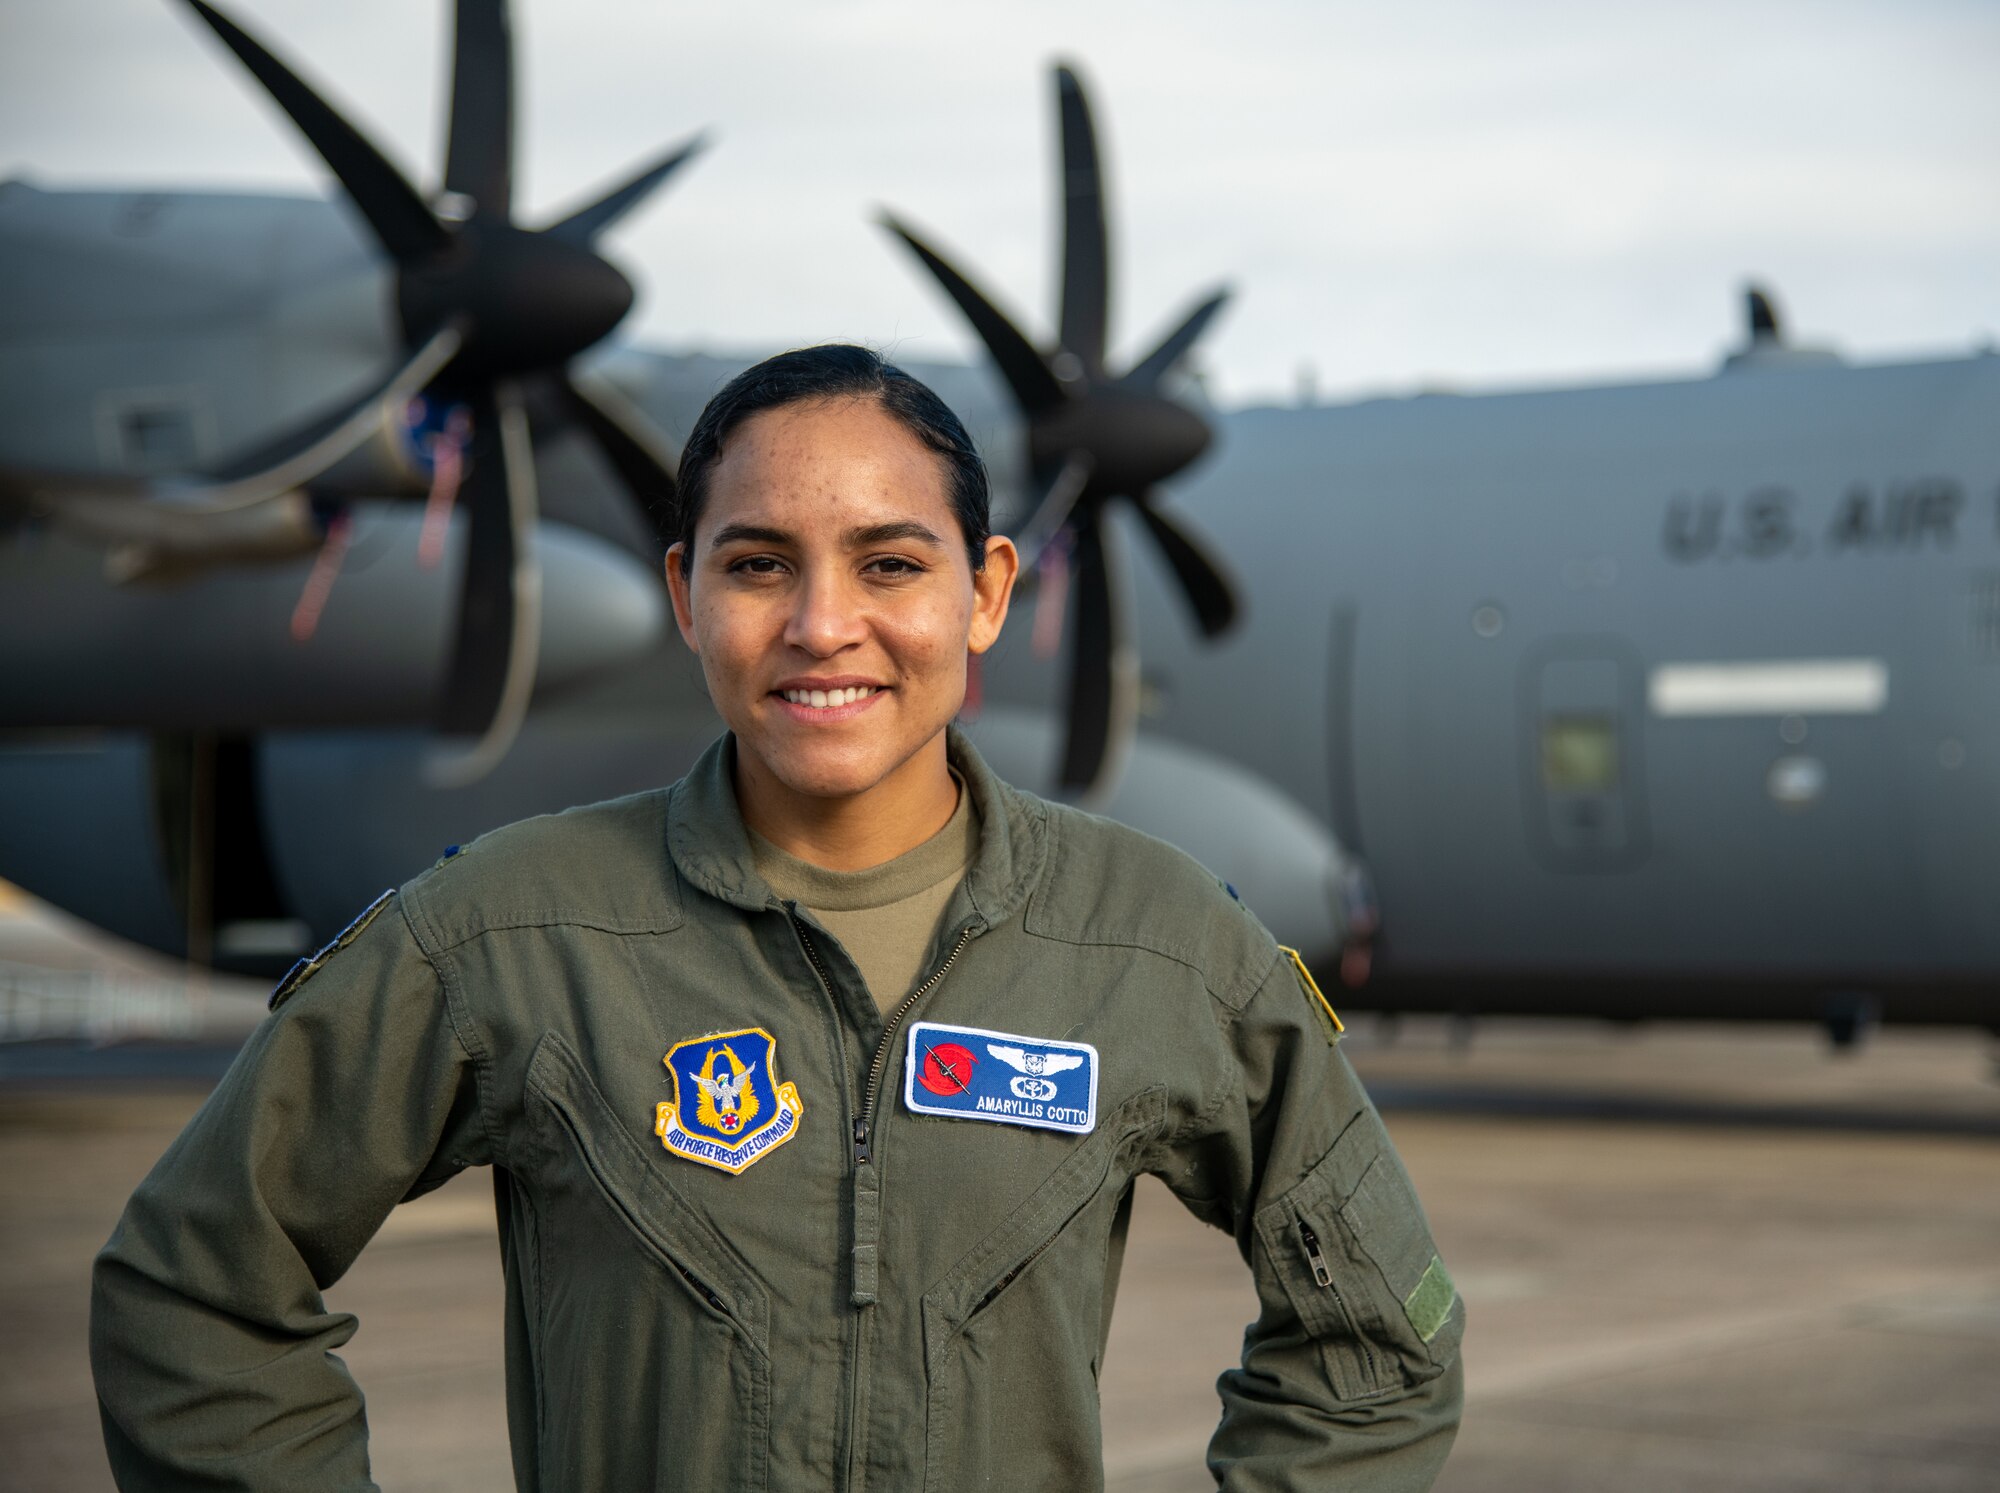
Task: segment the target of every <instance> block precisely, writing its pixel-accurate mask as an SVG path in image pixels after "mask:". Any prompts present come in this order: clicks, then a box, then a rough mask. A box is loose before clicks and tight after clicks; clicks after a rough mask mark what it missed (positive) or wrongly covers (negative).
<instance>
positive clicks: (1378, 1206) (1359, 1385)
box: [1256, 1109, 1465, 1400]
mask: <svg viewBox="0 0 2000 1493" xmlns="http://www.w3.org/2000/svg"><path fill="white" fill-rule="evenodd" d="M1256 1226H1257V1235H1258V1240H1259V1242H1260V1243H1261V1244H1262V1246H1263V1251H1264V1257H1265V1259H1266V1260H1267V1261H1268V1262H1269V1265H1270V1269H1271V1270H1272V1271H1273V1272H1274V1273H1275V1274H1276V1276H1277V1278H1278V1280H1279V1282H1280V1284H1282V1285H1283V1287H1284V1291H1285V1295H1286V1297H1287V1298H1288V1299H1289V1300H1290V1301H1291V1303H1292V1307H1293V1309H1294V1310H1295V1311H1296V1312H1297V1313H1298V1316H1299V1320H1300V1322H1301V1323H1302V1324H1303V1325H1304V1326H1305V1329H1306V1331H1307V1332H1308V1333H1309V1334H1310V1335H1311V1336H1312V1338H1313V1339H1314V1341H1315V1342H1316V1343H1317V1344H1318V1346H1319V1350H1320V1356H1321V1358H1322V1360H1323V1361H1324V1363H1325V1366H1326V1371H1327V1377H1328V1379H1329V1380H1330V1381H1331V1382H1332V1385H1333V1389H1334V1393H1335V1394H1337V1395H1338V1396H1339V1397H1340V1398H1341V1399H1343V1400H1352V1399H1362V1398H1365V1397H1367V1396H1370V1395H1377V1394H1384V1393H1387V1392H1389V1391H1392V1390H1396V1389H1400V1388H1402V1387H1403V1386H1405V1385H1408V1384H1414V1383H1419V1382H1421V1381H1423V1380H1425V1379H1428V1378H1430V1377H1432V1376H1433V1375H1435V1374H1438V1373H1440V1372H1442V1371H1443V1370H1444V1369H1446V1368H1448V1367H1449V1366H1450V1365H1451V1363H1452V1360H1453V1359H1455V1358H1456V1357H1457V1356H1458V1343H1459V1337H1460V1335H1461V1334H1462V1333H1463V1331H1464V1328H1465V1306H1464V1303H1463V1302H1461V1301H1460V1300H1459V1298H1458V1292H1457V1289H1456V1288H1455V1287H1454V1286H1453V1285H1452V1281H1451V1276H1450V1275H1449V1274H1448V1273H1447V1272H1446V1270H1445V1267H1444V1262H1443V1261H1442V1260H1441V1259H1440V1258H1439V1257H1438V1253H1437V1246H1436V1245H1435V1244H1434V1243H1432V1241H1431V1232H1430V1225H1429V1224H1428V1223H1427V1222H1426V1221H1425V1219H1424V1212H1423V1208H1422V1206H1421V1205H1420V1204H1419V1203H1418V1201H1417V1194H1416V1189H1415V1188H1414V1187H1412V1186H1411V1185H1410V1179H1409V1175H1408V1173H1406V1172H1405V1171H1404V1170H1403V1164H1402V1162H1401V1161H1400V1160H1398V1159H1397V1156H1396V1152H1395V1148H1394V1147H1393V1146H1391V1145H1390V1143H1389V1137H1388V1133H1387V1132H1386V1131H1384V1130H1383V1128H1382V1121H1381V1119H1380V1117H1379V1116H1377V1115H1376V1113H1375V1111H1374V1110H1372V1109H1368V1110H1364V1111H1363V1112H1362V1113H1361V1114H1359V1115H1357V1116H1356V1117H1355V1119H1354V1121H1353V1122H1352V1123H1351V1124H1350V1125H1349V1126H1348V1127H1347V1129H1346V1130H1344V1131H1343V1132H1342V1133H1341V1136H1340V1139H1339V1140H1337V1141H1335V1142H1334V1144H1333V1148H1332V1149H1331V1150H1330V1151H1328V1152H1327V1153H1326V1155H1325V1156H1324V1157H1323V1158H1322V1159H1321V1160H1320V1162H1319V1164H1318V1165H1317V1166H1315V1167H1314V1168H1313V1169H1312V1171H1311V1172H1309V1173H1308V1174H1307V1175H1306V1178H1305V1180H1304V1181H1302V1182H1300V1183H1299V1184H1298V1186H1296V1187H1294V1188H1293V1189H1292V1190H1291V1191H1290V1192H1288V1193H1286V1194H1285V1195H1284V1196H1283V1197H1281V1198H1279V1199H1278V1200H1277V1201H1276V1202H1273V1203H1268V1204H1266V1205H1265V1206H1264V1207H1263V1208H1261V1209H1259V1210H1258V1212H1257V1218H1256Z"/></svg>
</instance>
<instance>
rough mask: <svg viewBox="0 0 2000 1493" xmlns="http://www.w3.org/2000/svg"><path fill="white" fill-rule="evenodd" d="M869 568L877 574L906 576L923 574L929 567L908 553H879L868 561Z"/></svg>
mask: <svg viewBox="0 0 2000 1493" xmlns="http://www.w3.org/2000/svg"><path fill="white" fill-rule="evenodd" d="M867 568H868V570H869V571H870V572H871V573H873V574H875V575H888V576H906V575H922V574H923V573H924V571H925V570H926V569H927V568H928V567H926V566H924V565H922V564H919V563H918V562H917V561H915V560H912V559H911V558H910V557H909V556H908V555H877V556H876V557H875V558H874V559H872V560H870V561H869V562H868V567H867Z"/></svg>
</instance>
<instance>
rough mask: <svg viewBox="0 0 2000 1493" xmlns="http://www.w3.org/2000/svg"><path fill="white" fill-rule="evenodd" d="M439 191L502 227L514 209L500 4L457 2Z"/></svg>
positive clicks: (509, 84)
mask: <svg viewBox="0 0 2000 1493" xmlns="http://www.w3.org/2000/svg"><path fill="white" fill-rule="evenodd" d="M448 129H449V133H448V134H447V135H446V137H445V150H444V189H445V190H446V191H447V192H455V193H457V194H459V195H460V196H461V197H469V198H471V199H472V211H471V213H470V214H468V216H472V217H479V218H490V219H493V220H494V221H496V222H502V223H504V222H506V221H507V220H508V218H509V217H511V216H512V214H513V208H514V40H513V28H512V27H511V26H510V25H509V24H508V20H507V6H506V0H459V6H458V17H457V24H456V26H455V27H454V28H453V30H452V45H451V123H450V125H449V127H448Z"/></svg>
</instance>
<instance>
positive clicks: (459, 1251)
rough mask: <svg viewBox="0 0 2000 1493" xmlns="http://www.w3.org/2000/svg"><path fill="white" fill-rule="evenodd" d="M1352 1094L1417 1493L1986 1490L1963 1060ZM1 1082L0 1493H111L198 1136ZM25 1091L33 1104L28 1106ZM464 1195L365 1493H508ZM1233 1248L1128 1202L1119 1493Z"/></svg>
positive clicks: (1762, 1060)
mask: <svg viewBox="0 0 2000 1493" xmlns="http://www.w3.org/2000/svg"><path fill="white" fill-rule="evenodd" d="M1354 1025H1355V1030H1354V1032H1353V1034H1352V1035H1351V1036H1350V1038H1349V1044H1350V1052H1351V1055H1352V1056H1353V1058H1354V1060H1355V1063H1356V1066H1357V1067H1358V1068H1359V1069H1360V1070H1361V1071H1362V1073H1363V1074H1364V1076H1365V1077H1366V1078H1367V1079H1368V1081H1369V1083H1370V1086H1371V1089H1372V1090H1373V1091H1374V1092H1375V1093H1376V1094H1377V1096H1378V1099H1379V1100H1380V1101H1381V1102H1382V1105H1383V1109H1384V1112H1385V1114H1386V1115H1387V1116H1388V1119H1389V1124H1390V1129H1391V1132H1392V1134H1393V1135H1394V1137H1395V1139H1396V1142H1397V1145H1398V1146H1399V1148H1400V1149H1401V1151H1402V1153H1403V1156H1404V1158H1405V1160H1406V1162H1407V1163H1408V1165H1409V1168H1410V1171H1411V1172H1412V1174H1413V1175H1414V1176H1415V1178H1416V1180H1417V1184H1418V1187H1419V1189H1420V1191H1421V1192H1422V1194H1423V1197H1424V1200H1425V1203H1426V1205H1427V1207H1428V1209H1429V1211H1430V1215H1431V1220H1432V1224H1433V1228H1434V1231H1435V1233H1436V1236H1437V1239H1438V1243H1439V1246H1440V1248H1441V1250H1442V1252H1443V1254H1444V1257H1445V1259H1446V1260H1447V1261H1448V1262H1449V1264H1450V1266H1451V1268H1452V1270H1453V1272H1454V1274H1455V1275H1456V1277H1457V1278H1458V1281H1459V1283H1460V1285H1461V1287H1462V1289H1463V1291H1464V1294H1465V1296H1466V1298H1467V1301H1468V1303H1469V1308H1470V1329H1469V1332H1468V1336H1467V1341H1466V1350H1465V1357H1466V1364H1467V1382H1468V1408H1467V1414H1466V1420H1465V1426H1464V1429H1463V1431H1462V1433H1461V1435H1460V1438H1459V1443H1458V1446H1457V1448H1456V1450H1455V1451H1454V1453H1453V1456H1452V1460H1451V1462H1450V1464H1449V1465H1448V1467H1447V1468H1446V1471H1445V1474H1444V1476H1443V1478H1442V1480H1441V1481H1440V1482H1439V1484H1438V1487H1439V1488H1440V1489H1442V1490H1447V1493H1473V1490H1487V1493H1513V1490H1531V1489H1532V1490H1535V1493H1551V1490H1569V1489H1577V1490H1582V1489H1591V1490H1597V1489H1617V1490H1632V1493H1646V1490H1654V1489H1659V1490H1666V1489H1673V1490H1682V1489H1687V1488H1690V1487H1699V1488H1701V1489H1703V1490H1704V1493H1736V1490H1744V1493H1749V1490H1753V1489H1754V1490H1758V1493H1773V1490H1779V1493H1782V1490H1793V1489H1797V1490H1806V1489H1815V1490H1817V1489H1830V1488H1839V1489H1879V1490H1911V1493H1916V1490H1924V1493H1932V1490H1946V1489H1951V1490H1959V1489H1963V1490H1973V1489H1980V1490H1990V1489H1994V1488H2000V1086H1996V1085H1995V1084H1994V1083H1993V1081H1992V1079H1991V1077H1990V1068H1989V1060H1988V1053H1987V1049H1986V1046H1985V1044H1984V1041H1983V1040H1982V1039H1981V1038H1980V1037H1979V1036H1978V1035H1976V1034H1973V1033H1969V1032H1955V1031H1954V1032H1897V1031H1891V1032H1889V1033H1886V1034H1882V1035H1880V1036H1878V1037H1877V1039H1876V1040H1875V1041H1874V1042H1873V1043H1872V1044H1871V1045H1870V1046H1869V1047H1867V1048H1866V1049H1864V1050H1863V1051H1862V1052H1861V1053H1859V1054H1858V1055H1855V1056H1852V1057H1834V1056H1830V1055H1829V1054H1828V1053H1827V1051H1826V1049H1825V1046H1824V1043H1823V1042H1822V1041H1821V1039H1820V1038H1819V1037H1818V1035H1817V1034H1816V1033H1813V1032H1810V1031H1806V1030H1804V1029H1777V1028H1773V1029H1759V1028H1744V1029H1726V1028H1666V1027H1661V1028H1654V1029H1650V1030H1646V1031H1641V1032H1619V1031H1613V1030H1610V1029H1607V1028H1604V1027H1601V1026H1596V1025H1590V1024H1582V1023H1578V1024H1566V1023H1565V1024H1555V1023H1533V1022H1510V1023H1490V1024H1487V1025H1485V1026H1482V1027H1481V1028H1479V1029H1478V1031H1477V1032H1476V1033H1475V1034H1474V1040H1473V1042H1472V1044H1471V1046H1470V1047H1469V1048H1467V1047H1464V1046H1462V1045H1461V1044H1460V1043H1459V1042H1458V1041H1457V1040H1456V1034H1455V1033H1454V1032H1453V1030H1452V1028H1450V1027H1449V1026H1447V1025H1446V1024H1444V1023H1429V1022H1421V1023H1420V1022H1410V1023H1406V1024H1405V1026H1404V1028H1403V1030H1402V1032H1401V1033H1400V1036H1399V1038H1398V1040H1396V1041H1395V1042H1393V1043H1390V1042H1387V1041H1385V1039H1384V1031H1383V1029H1382V1028H1380V1027H1378V1026H1376V1025H1375V1024H1373V1023H1370V1022H1368V1021H1366V1020H1361V1021H1357V1022H1356V1023H1355V1024H1354ZM36 1052H37V1050H36V1049H34V1048H24V1047H19V1046H16V1047H15V1048H14V1049H13V1050H12V1051H11V1053H10V1054H9V1062H8V1064H7V1065H6V1069H5V1071H6V1073H7V1074H8V1075H9V1076H7V1077H5V1078H4V1079H0V1343H4V1344H5V1349H4V1352H0V1490H14V1489H21V1490H29V1489H32V1490H35V1493H68V1490H82V1489H102V1488H107V1487H109V1486H110V1478H109V1474H108V1471H107V1469H106V1466H105V1463H104V1459H103V1453H102V1451H101V1449H100V1445H99V1439H98V1427H97V1415H96V1408H95V1403H94V1400H93V1397H92V1393H91V1387H90V1379H89V1371H88V1363H87V1359H86V1354H85V1346H84V1332H85V1321H86V1314H87V1305H88V1303H87V1279H88V1271H89V1262H90V1256H91V1254H92V1252H93V1251H94V1250H95V1249H96V1247H97V1245H98V1244H99V1243H100V1242H101V1241H102V1240H103V1238H104V1236H105V1235H106V1234H107V1233H108V1232H109V1230H110V1228H111V1225H112V1223H113V1221H114V1220H115V1218H116V1216H117V1213H118V1210H119V1208H120V1206H121V1205H122V1203H123V1200H124V1197H125V1195H126V1194H127V1193H128V1192H129V1191H130V1189H131V1188H132V1186H133V1185H134V1184H135V1183H136V1182H137V1181H138V1180H139V1178H140V1177H141V1176H142V1175H143V1174H144V1172H145V1170H146V1168H147V1167H148V1166H149V1165H150V1164H151V1162H152V1160H153V1159H154V1157H155V1156H157V1155H158V1153H159V1152H160V1151H161V1150H162V1149H163V1148H164V1147H165V1146H166V1144H167V1143H168V1141H169V1140H171V1139H172V1137H173V1135H174V1134H175V1132H176V1131H177V1130H178V1129H179V1127H180V1126H181V1125H182V1124H183V1123H184V1122H185V1120H186V1119H187V1117H188V1116H189V1115H190V1114H191V1113H192V1112H193V1110H194V1108H195V1106H196V1105H197V1104H198V1103H199V1102H200V1099H201V1094H202V1085H201V1084H200V1083H199V1082H197V1081H191V1080H190V1079H189V1078H188V1077H187V1076H185V1075H186V1074H187V1073H188V1072H189V1071H190V1067H189V1065H188V1064H187V1063H186V1062H185V1061H184V1060H176V1061H174V1062H167V1063H164V1064H162V1065H159V1067H156V1068H155V1069H154V1070H153V1071H156V1072H158V1071H166V1072H169V1073H176V1072H177V1073H179V1074H181V1075H182V1076H180V1077H167V1078H149V1077H146V1076H144V1074H145V1073H146V1072H147V1071H148V1070H147V1066H146V1064H145V1063H143V1062H142V1061H139V1060H138V1058H136V1057H135V1056H134V1052H133V1050H132V1049H125V1056H124V1057H123V1058H122V1059H121V1060H120V1061H119V1063H118V1064H117V1065H115V1066H113V1067H112V1068H110V1069H109V1070H107V1071H103V1072H101V1073H98V1074H96V1075H95V1076H93V1074H92V1071H91V1068H90V1062H89V1054H88V1053H87V1052H79V1051H77V1050H73V1049H59V1048H54V1047H50V1048H44V1049H41V1050H40V1053H41V1057H42V1058H43V1061H42V1062H41V1063H40V1064H38V1063H37V1062H36V1061H35V1057H36ZM38 1069H40V1070H41V1071H45V1072H47V1073H49V1074H52V1075H56V1076H54V1077H47V1078H38V1077H36V1076H35V1074H36V1073H37V1071H38ZM499 1303H500V1287H499V1267H498V1255H497V1250H496V1247H495V1243H494V1236H493V1224H492V1210H491V1202H490V1193H489V1188H488V1185H487V1181H486V1178H485V1176H484V1175H483V1174H474V1175H469V1176H467V1177H464V1178H461V1179H459V1180H458V1181H456V1182H454V1183H452V1184H451V1185H450V1186H448V1187H446V1188H444V1189H442V1190H441V1191H440V1192H438V1193H436V1194H433V1195H432V1196H430V1197H428V1198H425V1199H422V1200H420V1201H418V1202H416V1203H413V1204H410V1205H407V1206H405V1207H403V1208H400V1209H398V1210H397V1212H396V1213H395V1214H394V1215H393V1216H392V1217H391V1218H390V1220H389V1222H388V1224H387V1225H386V1226H385V1227H384V1229H383V1231H382V1233H381V1235H380V1236H379V1237H378V1238H377V1239H376V1241H375V1242H374V1243H373V1244H372V1245H371V1246H370V1247H369V1248H368V1249H367V1250H366V1251H365V1252H364V1253H363V1255H362V1257H361V1259H360V1261H359V1262H358V1263H357V1264H356V1266H355V1268H354V1269H353V1270H352V1271H351V1272H350V1273H349V1275H348V1276H347V1278H346V1279H344V1280H343V1281H341V1282H340V1283H339V1285H338V1286H337V1287H335V1289H334V1290H333V1292H332V1293H331V1294H330V1298H329V1304H330V1305H331V1306H332V1307H334V1308H335V1309H337V1310H345V1311H352V1312H355V1313H357V1314H358V1315H359V1317H360V1319H361V1323H362V1326H361V1330H360V1332H359V1334H358V1335H357V1336H356V1338H355V1339H354V1341H353V1343H352V1344H351V1345H350V1347H349V1348H348V1349H347V1352H346V1357H347V1359H348V1361H349V1363H350V1364H351V1365H352V1366H353V1369H354V1371H355V1374H356V1376H357V1377H358V1379H359V1380H360V1382H361V1384H362V1385H363V1387H364V1389H365V1390H366V1392H367V1394H368V1401H369V1421H370V1425H371V1427H372V1429H373V1445H374V1458H375V1466H376V1475H377V1477H378V1479H379V1480H380V1482H381V1484H382V1486H383V1487H384V1488H386V1489H390V1490H397V1493H448V1490H450V1493H456V1490H473V1489H478V1490H490V1489H493V1488H497V1487H506V1486H509V1484H510V1472H509V1468H508V1463H507V1451H506V1438H505V1432H504V1426H503V1423H502V1408H501V1383H500V1310H499ZM1253 1314H1254V1304H1253V1300H1252V1296H1251V1293H1250V1289H1249V1285H1248V1281H1247V1277H1246V1274H1245V1272H1244V1270H1243V1267H1242V1264H1241V1262H1240V1261H1239V1260H1238V1259H1237V1257H1236V1254H1235V1250H1234V1246H1233V1245H1232V1244H1231V1242H1230V1241H1229V1240H1228V1239H1226V1238H1225V1237H1223V1236H1222V1235H1220V1234H1218V1233H1215V1232H1214V1231H1212V1230H1209V1229H1206V1228H1204V1227H1203V1226H1202V1225H1200V1224H1198V1223H1196V1222H1195V1221H1194V1220H1192V1219H1191V1218H1190V1217H1189V1216H1188V1215H1187V1214H1185V1213H1184V1212H1183V1211H1182V1210H1181V1209H1180V1207H1179V1205H1178V1204H1176V1203H1175V1202H1174V1201H1173V1200H1172V1199H1171V1198H1170V1197H1169V1196H1168V1195H1167V1193H1166V1192H1165V1190H1164V1189H1163V1188H1161V1187H1159V1186H1158V1185H1157V1184H1156V1183H1153V1182H1151V1181H1148V1182H1146V1183H1145V1184H1143V1185H1142V1187H1141V1190H1140V1194H1139V1197H1138V1201H1137V1206H1136V1209H1135V1214H1134V1224H1133V1235H1132V1243H1131V1248H1130V1252H1129V1253H1128V1255H1127V1259H1126V1265H1125V1275H1124V1285H1123V1289H1122V1291H1121V1294H1120V1298H1119V1308H1118V1314H1117V1318H1116V1323H1115V1326H1114V1328H1113V1332H1112V1343H1111V1348H1110V1351H1109V1353H1108V1354H1107V1357H1106V1363H1105V1368H1104V1376H1103V1397H1104V1428H1105V1463H1106V1471H1107V1476H1108V1481H1109V1486H1110V1487H1111V1488H1112V1489H1115V1490H1121V1493H1179V1490H1195V1489H1205V1488H1212V1487H1213V1482H1212V1480H1211V1479H1210V1478H1209V1477H1208V1475H1207V1473H1206V1472H1205V1471H1204V1469H1203V1466H1202V1449H1203V1446H1204V1444H1205V1442H1206V1440H1207V1436H1208V1433H1209V1430H1210V1429H1211V1428H1212V1426H1213V1424H1214V1421H1215V1417H1216V1413H1217V1401H1216V1397H1215V1391H1214V1379H1215V1375H1216V1374H1217V1372H1219V1371H1220V1369H1221V1368H1222V1367H1224V1366H1225V1365H1226V1364H1228V1363H1229V1362H1231V1361H1233V1360H1234V1358H1235V1357H1236V1355H1237V1353H1238V1352H1239V1351H1240V1347H1241V1337H1242V1329H1243V1324H1244V1323H1245V1322H1246V1321H1248V1320H1249V1319H1250V1317H1251V1316H1252V1315H1253Z"/></svg>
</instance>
